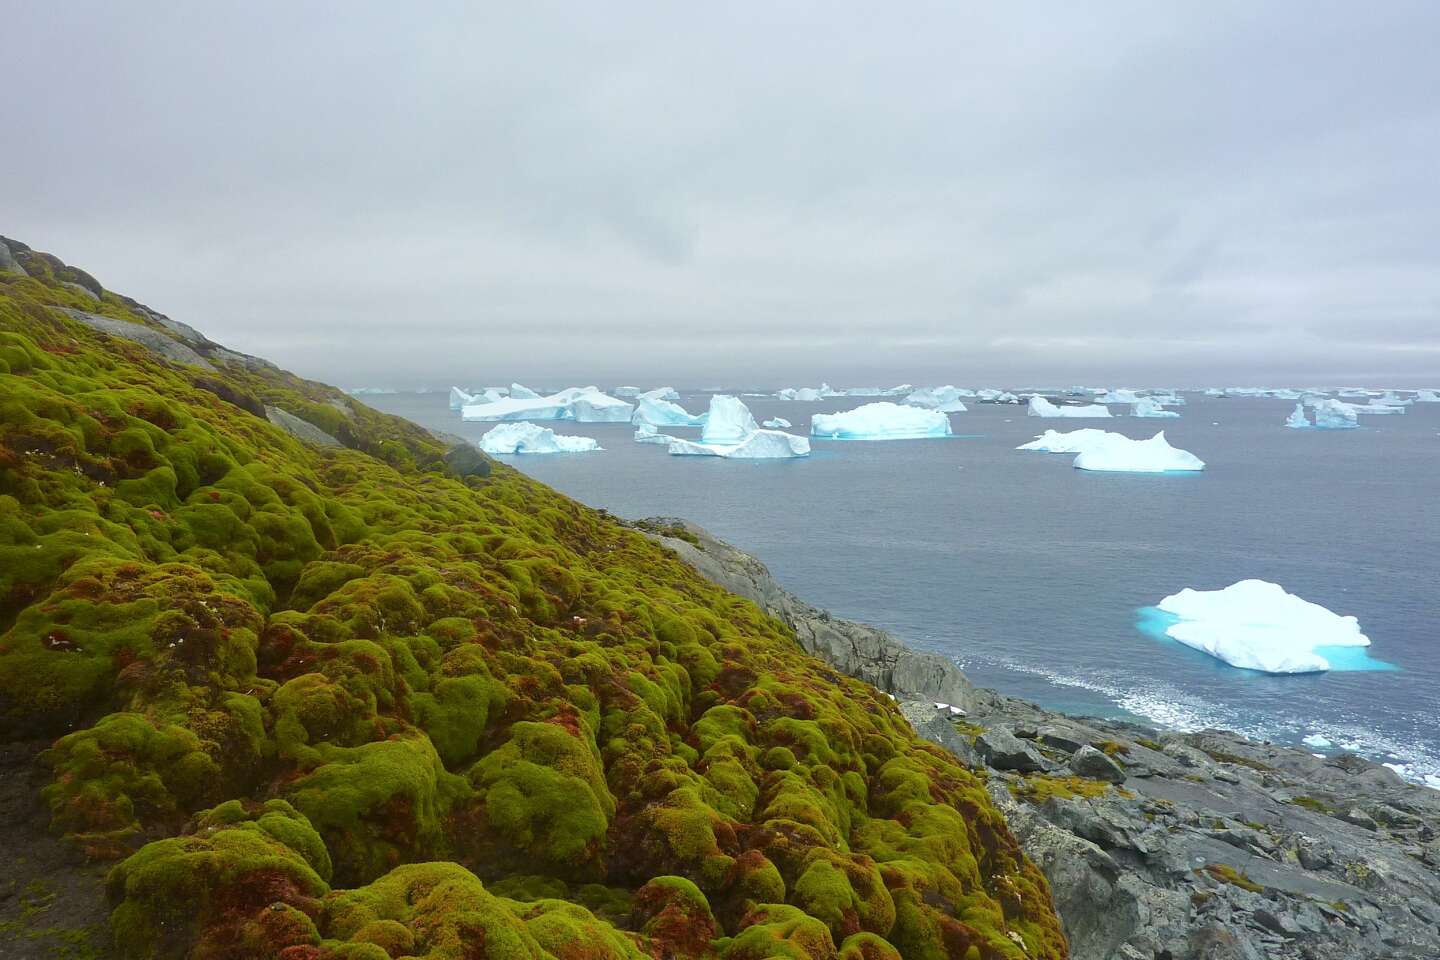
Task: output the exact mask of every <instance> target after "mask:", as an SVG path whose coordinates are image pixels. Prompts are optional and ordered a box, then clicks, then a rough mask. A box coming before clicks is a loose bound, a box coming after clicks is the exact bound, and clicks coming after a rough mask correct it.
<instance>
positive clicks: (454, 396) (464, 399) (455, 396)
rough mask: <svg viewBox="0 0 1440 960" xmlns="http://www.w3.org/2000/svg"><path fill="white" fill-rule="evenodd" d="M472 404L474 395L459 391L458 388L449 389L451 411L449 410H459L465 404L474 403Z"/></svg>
mask: <svg viewBox="0 0 1440 960" xmlns="http://www.w3.org/2000/svg"><path fill="white" fill-rule="evenodd" d="M474 402H475V394H473V393H466V392H465V391H464V390H461V389H460V388H459V387H451V388H450V409H451V410H459V409H460V408H462V407H464V406H465V404H467V403H474Z"/></svg>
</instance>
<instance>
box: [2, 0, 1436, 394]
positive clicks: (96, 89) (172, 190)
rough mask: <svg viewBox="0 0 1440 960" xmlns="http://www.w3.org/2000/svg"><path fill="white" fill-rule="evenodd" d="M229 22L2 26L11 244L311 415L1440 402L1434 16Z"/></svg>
mask: <svg viewBox="0 0 1440 960" xmlns="http://www.w3.org/2000/svg"><path fill="white" fill-rule="evenodd" d="M220 6H221V5H218V4H191V3H164V4H160V3H124V4H120V3H114V2H110V0H106V2H102V3H80V2H69V0H52V2H44V3H40V2H31V0H0V8H3V11H0V23H3V30H0V75H3V76H4V77H5V86H6V93H5V95H4V96H3V97H0V131H3V133H0V196H3V198H4V199H3V204H0V233H4V234H7V235H10V236H13V237H16V238H17V239H20V240H24V241H26V242H28V243H29V244H31V245H32V246H35V247H37V248H40V249H44V250H49V251H51V252H53V253H55V254H57V255H58V256H60V257H61V258H63V259H65V260H66V261H67V262H71V263H74V264H76V265H79V266H82V267H84V268H86V269H88V270H90V271H91V272H92V273H94V274H95V275H96V276H97V277H98V278H99V279H100V280H101V282H103V283H104V284H105V285H106V286H107V287H110V288H111V289H115V290H118V291H121V292H124V293H128V294H131V295H133V296H135V297H137V298H139V299H141V300H143V301H145V302H147V303H149V304H151V305H152V306H153V307H155V308H156V309H159V310H162V311H164V312H166V313H169V314H170V315H171V316H173V317H175V318H177V319H182V320H185V321H187V322H189V323H192V324H194V325H195V326H197V327H199V328H201V329H202V330H204V331H205V332H206V333H208V334H209V335H210V336H211V337H212V338H214V339H217V340H219V341H221V342H224V343H227V344H229V345H231V346H234V347H236V348H239V349H243V350H246V351H249V352H254V353H259V354H262V355H264V356H267V357H269V358H271V359H273V360H275V361H277V362H279V363H281V364H282V365H284V366H288V367H290V368H292V369H295V370H297V371H299V372H301V373H304V374H307V375H311V376H316V377H320V378H322V379H326V380H329V381H332V382H336V383H340V384H341V385H345V386H354V385H362V384H364V385H380V384H391V385H397V386H413V385H419V384H436V385H446V384H449V383H451V382H456V383H468V384H480V383H490V382H508V381H509V380H510V379H516V378H518V379H520V380H522V381H523V380H530V381H535V382H537V383H541V384H548V385H551V386H556V385H562V384H563V383H569V382H592V381H593V382H600V383H602V384H603V383H610V384H613V383H616V382H620V381H627V382H630V381H633V382H636V383H640V384H643V385H650V384H653V383H660V382H665V383H670V382H677V383H680V384H682V385H694V386H704V385H712V384H714V385H720V384H727V385H756V386H759V385H767V384H768V385H771V386H780V385H804V384H807V383H814V382H816V381H818V380H819V379H821V378H828V379H830V380H831V382H833V383H836V384H842V383H844V384H857V383H865V382H885V383H888V382H893V381H896V380H910V381H914V382H916V383H922V382H923V383H930V382H954V383H957V384H961V385H971V386H979V385H986V384H994V385H1023V384H1040V383H1049V382H1055V383H1061V382H1063V383H1070V382H1086V383H1111V384H1132V385H1142V386H1143V385H1159V384H1177V385H1182V386H1186V385H1209V384H1212V383H1221V382H1223V383H1237V384H1255V383H1282V382H1286V383H1301V382H1303V383H1311V382H1321V383H1342V382H1369V383H1381V382H1383V383H1394V384H1401V385H1407V384H1408V385H1421V386H1433V385H1436V384H1437V383H1440V185H1437V183H1440V55H1437V48H1440V3H1435V2H1433V0H1423V2H1416V3H1406V2H1397V0H1382V2H1378V3H1374V4H1359V3H1353V2H1343V3H1324V2H1314V0H1306V2H1296V3H1280V2H1267V3H1254V2H1239V3H1227V2H1218V0H1207V2H1204V3H1200V2H1196V3H1187V4H1175V3H1155V2H1153V0H1145V2H1135V3H1103V2H1095V3H1083V4H1082V3H1073V2H1055V3H1040V2H1032V3H1027V4H1023V5H1018V4H1002V3H983V4H979V3H977V4H967V3H958V2H951V3H934V4H930V3H918V2H907V3H902V4H878V3H862V4H843V3H833V2H825V3H813V4H812V3H775V2H765V3H760V2H755V3H739V4H699V3H675V2H673V0H669V2H657V3H653V4H648V3H628V2H616V3H576V2H561V3H537V2H526V3H512V4H503V5H501V4H496V5H493V6H490V5H484V4H479V3H455V4H448V5H447V4H439V3H428V4H418V5H415V6H414V7H413V8H412V5H410V4H403V3H394V2H388V3H384V4H380V3H350V2H335V3H328V4H318V3H293V2H286V3H252V4H245V5H239V4H233V5H225V6H228V7H231V8H232V9H229V10H221V9H218V8H219V7H220ZM1020 7H1023V10H1022V9H1017V8H1020ZM422 11H423V12H422Z"/></svg>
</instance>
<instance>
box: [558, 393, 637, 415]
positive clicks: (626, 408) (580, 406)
mask: <svg viewBox="0 0 1440 960" xmlns="http://www.w3.org/2000/svg"><path fill="white" fill-rule="evenodd" d="M634 412H635V406H634V405H633V404H630V403H626V402H625V401H624V400H618V399H616V398H615V397H610V396H606V395H605V394H603V393H601V392H600V391H598V390H596V391H593V392H590V391H587V392H585V393H582V394H581V395H580V396H578V397H576V398H575V399H574V400H572V401H570V419H573V420H576V421H578V422H580V423H628V422H629V420H630V415H631V414H632V413H634Z"/></svg>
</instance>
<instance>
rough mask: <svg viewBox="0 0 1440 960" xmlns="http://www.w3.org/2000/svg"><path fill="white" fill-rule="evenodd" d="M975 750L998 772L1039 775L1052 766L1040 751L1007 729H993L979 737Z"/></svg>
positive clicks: (976, 740)
mask: <svg viewBox="0 0 1440 960" xmlns="http://www.w3.org/2000/svg"><path fill="white" fill-rule="evenodd" d="M975 749H976V751H977V752H978V753H979V754H980V756H981V757H982V758H983V759H984V760H985V762H986V763H987V764H989V765H990V766H992V767H994V768H995V769H996V770H1014V771H1017V772H1019V773H1038V772H1039V771H1041V770H1045V769H1046V768H1047V767H1049V765H1050V764H1049V763H1048V762H1047V761H1046V760H1045V758H1044V757H1043V756H1041V755H1040V751H1038V750H1036V749H1035V748H1034V747H1032V746H1031V745H1030V744H1028V743H1026V742H1025V741H1024V740H1021V739H1020V738H1019V737H1017V736H1015V734H1013V733H1011V732H1010V731H1009V730H1008V729H1006V728H1005V727H993V728H991V729H989V730H986V731H985V732H984V733H982V734H980V735H979V736H977V737H976V738H975Z"/></svg>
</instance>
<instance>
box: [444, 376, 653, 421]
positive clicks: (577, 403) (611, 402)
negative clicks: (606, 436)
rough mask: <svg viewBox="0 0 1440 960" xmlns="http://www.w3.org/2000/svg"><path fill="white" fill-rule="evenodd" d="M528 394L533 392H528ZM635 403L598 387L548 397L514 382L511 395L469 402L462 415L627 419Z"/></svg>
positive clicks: (471, 417)
mask: <svg viewBox="0 0 1440 960" xmlns="http://www.w3.org/2000/svg"><path fill="white" fill-rule="evenodd" d="M526 394H530V395H529V396H526ZM634 410H635V407H634V405H632V404H629V403H626V402H625V401H624V400H619V399H616V398H615V397H611V396H607V395H606V394H603V393H601V392H600V388H598V387H567V388H566V389H564V390H561V391H560V392H558V393H553V394H551V395H550V396H548V397H541V396H537V395H535V393H534V391H533V390H529V389H527V388H525V387H522V386H521V385H520V384H518V383H516V384H512V385H511V387H510V396H509V397H502V398H498V399H494V400H488V401H485V402H479V403H469V404H466V405H465V406H463V407H462V408H461V410H460V416H461V417H462V418H463V419H465V420H471V421H494V420H575V421H578V422H580V423H625V422H627V421H628V420H629V419H630V416H631V414H632V413H633V412H634Z"/></svg>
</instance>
